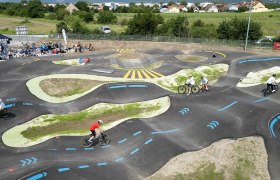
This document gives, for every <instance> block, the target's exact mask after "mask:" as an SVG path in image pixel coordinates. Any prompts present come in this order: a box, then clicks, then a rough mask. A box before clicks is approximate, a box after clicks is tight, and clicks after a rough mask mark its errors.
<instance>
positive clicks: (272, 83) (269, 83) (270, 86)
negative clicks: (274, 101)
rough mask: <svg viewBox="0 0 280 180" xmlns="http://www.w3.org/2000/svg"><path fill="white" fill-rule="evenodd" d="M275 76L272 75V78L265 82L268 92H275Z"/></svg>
mask: <svg viewBox="0 0 280 180" xmlns="http://www.w3.org/2000/svg"><path fill="white" fill-rule="evenodd" d="M275 77H276V74H272V76H271V77H270V78H269V79H268V80H267V81H266V83H267V89H268V90H269V91H270V92H273V93H274V92H275V89H274V86H275V85H276V79H275Z"/></svg>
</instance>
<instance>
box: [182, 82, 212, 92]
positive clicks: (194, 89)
mask: <svg viewBox="0 0 280 180" xmlns="http://www.w3.org/2000/svg"><path fill="white" fill-rule="evenodd" d="M207 87H208V90H206V88H205V87H204V86H202V85H199V86H197V85H194V86H192V88H190V87H189V86H188V85H186V84H185V85H181V86H179V87H178V92H179V93H180V94H184V93H187V92H192V93H194V94H197V93H199V92H200V91H201V92H204V91H210V90H211V87H210V85H208V86H207Z"/></svg>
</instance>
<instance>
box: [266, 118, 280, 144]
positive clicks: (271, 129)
mask: <svg viewBox="0 0 280 180" xmlns="http://www.w3.org/2000/svg"><path fill="white" fill-rule="evenodd" d="M279 119H280V115H278V116H277V117H276V118H274V119H273V120H272V121H271V123H270V125H269V130H270V132H271V135H272V136H273V137H274V138H275V139H276V135H275V132H274V129H273V126H274V125H275V123H276V122H277V121H278V120H279Z"/></svg>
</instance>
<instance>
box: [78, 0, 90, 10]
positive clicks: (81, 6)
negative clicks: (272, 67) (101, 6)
mask: <svg viewBox="0 0 280 180" xmlns="http://www.w3.org/2000/svg"><path fill="white" fill-rule="evenodd" d="M75 6H76V7H77V8H78V9H79V10H80V11H86V12H89V11H90V9H89V7H88V3H87V2H86V1H78V2H77V3H76V4H75Z"/></svg>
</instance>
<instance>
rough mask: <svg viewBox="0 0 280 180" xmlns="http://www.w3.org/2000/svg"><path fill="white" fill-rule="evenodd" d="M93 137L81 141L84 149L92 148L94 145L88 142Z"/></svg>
mask: <svg viewBox="0 0 280 180" xmlns="http://www.w3.org/2000/svg"><path fill="white" fill-rule="evenodd" d="M90 137H91V135H87V136H84V137H83V138H82V139H81V145H82V147H84V148H86V147H90V146H91V145H92V142H89V141H88V140H89V139H90Z"/></svg>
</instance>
